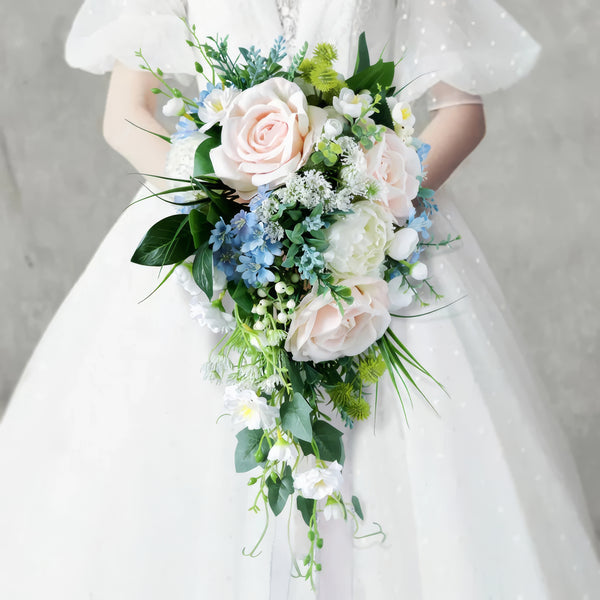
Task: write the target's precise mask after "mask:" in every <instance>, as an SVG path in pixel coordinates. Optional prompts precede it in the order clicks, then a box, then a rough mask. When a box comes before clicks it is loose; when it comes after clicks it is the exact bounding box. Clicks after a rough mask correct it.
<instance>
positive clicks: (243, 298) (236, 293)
mask: <svg viewBox="0 0 600 600" xmlns="http://www.w3.org/2000/svg"><path fill="white" fill-rule="evenodd" d="M228 289H229V294H230V295H231V297H232V298H233V300H234V301H235V303H236V304H237V305H238V306H239V307H240V308H241V309H242V310H244V311H246V312H247V313H249V312H251V311H252V307H253V306H254V302H253V301H252V296H250V292H249V291H248V288H247V287H246V284H245V283H244V282H243V281H242V280H240V281H238V282H237V284H236V283H231V284H230V285H229V287H228Z"/></svg>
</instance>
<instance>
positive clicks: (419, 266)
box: [410, 262, 429, 281]
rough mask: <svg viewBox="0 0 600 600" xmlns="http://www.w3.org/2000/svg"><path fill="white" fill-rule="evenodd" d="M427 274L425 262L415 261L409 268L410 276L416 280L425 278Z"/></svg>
mask: <svg viewBox="0 0 600 600" xmlns="http://www.w3.org/2000/svg"><path fill="white" fill-rule="evenodd" d="M427 275H429V270H428V269H427V265H426V264H425V263H422V262H417V263H415V264H414V265H413V266H412V267H411V269H410V276H411V277H412V278H413V279H416V280H417V281H423V279H427Z"/></svg>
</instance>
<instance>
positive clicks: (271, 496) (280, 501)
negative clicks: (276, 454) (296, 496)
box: [267, 465, 294, 515]
mask: <svg viewBox="0 0 600 600" xmlns="http://www.w3.org/2000/svg"><path fill="white" fill-rule="evenodd" d="M293 492H294V479H293V477H292V470H291V468H290V466H289V465H287V466H286V468H285V470H284V473H283V478H281V479H280V478H279V476H277V477H276V479H275V481H273V479H271V478H270V477H269V478H268V479H267V497H268V500H269V506H270V507H271V510H272V511H273V514H275V515H278V514H280V513H281V511H282V510H283V509H284V508H285V505H286V503H287V500H288V498H289V497H290V495H291V494H292V493H293Z"/></svg>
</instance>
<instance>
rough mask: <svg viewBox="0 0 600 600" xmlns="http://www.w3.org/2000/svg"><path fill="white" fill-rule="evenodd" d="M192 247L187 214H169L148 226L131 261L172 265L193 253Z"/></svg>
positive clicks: (150, 264) (140, 263)
mask: <svg viewBox="0 0 600 600" xmlns="http://www.w3.org/2000/svg"><path fill="white" fill-rule="evenodd" d="M194 249H195V248H194V238H193V237H192V232H191V231H190V226H189V217H188V215H171V216H170V217H167V218H165V219H162V220H161V221H159V222H158V223H155V224H154V225H153V226H152V227H150V229H149V230H148V233H146V235H145V236H144V239H143V240H142V241H141V242H140V244H139V246H138V247H137V249H136V251H135V252H134V253H133V256H132V257H131V262H133V263H135V264H138V265H146V266H148V267H162V266H164V265H174V264H175V263H178V262H180V261H182V260H185V259H186V258H187V257H188V256H190V255H191V254H193V253H194Z"/></svg>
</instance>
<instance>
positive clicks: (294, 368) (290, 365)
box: [282, 352, 304, 395]
mask: <svg viewBox="0 0 600 600" xmlns="http://www.w3.org/2000/svg"><path fill="white" fill-rule="evenodd" d="M282 356H283V357H284V360H285V367H286V368H287V371H288V375H289V376H290V382H291V384H292V389H293V390H294V392H295V393H298V394H300V395H302V392H303V391H304V383H303V382H302V375H301V374H300V370H299V368H298V365H297V363H296V362H295V361H294V360H292V359H290V355H289V354H288V353H287V352H285V353H283V354H282Z"/></svg>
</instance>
